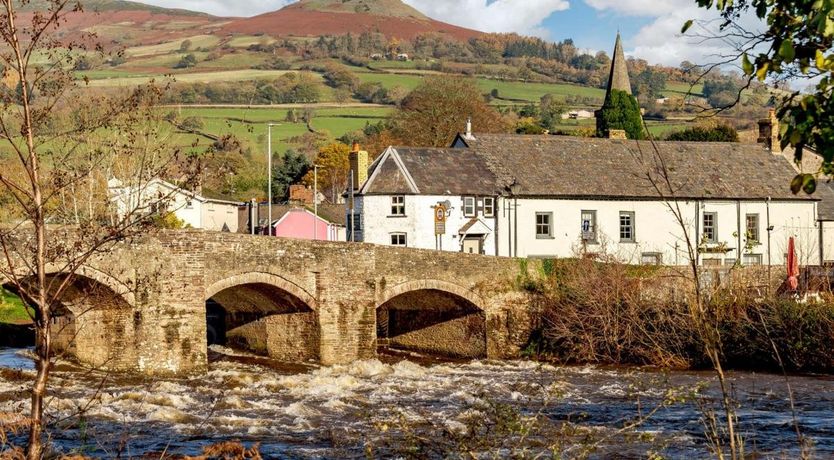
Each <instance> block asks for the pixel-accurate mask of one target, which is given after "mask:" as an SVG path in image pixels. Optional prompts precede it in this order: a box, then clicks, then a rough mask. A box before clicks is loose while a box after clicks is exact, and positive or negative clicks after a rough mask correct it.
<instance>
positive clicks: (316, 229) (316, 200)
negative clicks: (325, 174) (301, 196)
mask: <svg viewBox="0 0 834 460" xmlns="http://www.w3.org/2000/svg"><path fill="white" fill-rule="evenodd" d="M319 168H321V169H325V168H324V166H319V165H317V164H314V165H313V214H314V215H315V216H316V217H315V219H314V220H313V240H318V239H319Z"/></svg>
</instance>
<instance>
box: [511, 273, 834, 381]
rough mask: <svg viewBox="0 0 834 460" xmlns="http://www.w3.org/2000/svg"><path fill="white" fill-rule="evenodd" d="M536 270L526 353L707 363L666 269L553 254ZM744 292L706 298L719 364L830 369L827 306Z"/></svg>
mask: <svg viewBox="0 0 834 460" xmlns="http://www.w3.org/2000/svg"><path fill="white" fill-rule="evenodd" d="M545 268H546V271H548V273H547V276H546V279H545V281H544V282H540V283H533V284H528V285H527V286H525V287H527V288H528V289H530V290H532V291H534V292H536V294H537V295H538V296H539V297H540V305H541V317H540V322H539V324H538V327H537V328H536V331H535V333H534V335H533V339H532V340H531V342H530V344H529V346H528V347H527V353H528V354H529V355H530V356H535V357H537V358H539V359H543V360H548V361H553V362H557V363H570V364H588V363H593V364H614V365H653V366H661V367H668V368H677V369H699V368H708V367H709V366H710V363H709V359H708V357H707V355H706V354H705V353H704V348H705V347H704V340H703V339H702V332H701V331H703V329H702V328H699V327H697V326H696V324H695V321H694V320H693V316H692V315H691V313H690V308H691V306H690V305H689V304H688V303H686V302H685V301H684V299H685V298H686V297H691V295H690V293H687V292H685V291H686V290H685V289H683V288H682V287H681V286H682V284H681V283H680V282H678V281H679V280H677V281H674V280H672V277H670V276H669V274H668V272H663V271H661V270H656V269H654V268H648V267H633V266H627V265H622V264H603V263H597V262H594V261H591V260H569V261H552V262H549V263H548V264H545ZM522 282H528V283H529V281H524V280H522ZM664 285H665V286H664ZM670 285H675V287H670ZM675 288H676V289H677V290H675ZM743 291H744V289H739V286H735V287H734V288H732V290H730V288H721V289H716V290H715V291H713V292H711V293H710V294H711V295H710V297H709V300H708V301H707V305H706V309H707V311H708V312H709V315H708V316H709V318H708V322H709V330H713V331H716V332H717V334H718V337H719V338H720V352H721V357H722V362H723V363H724V364H725V365H726V366H728V367H730V368H735V369H748V370H762V371H773V372H780V371H782V370H783V369H784V370H785V371H788V372H824V373H834V356H832V355H831V353H830V350H832V349H834V304H832V303H817V304H800V303H798V302H796V301H793V300H789V299H784V298H777V297H772V298H754V297H751V296H746V295H740V294H739V292H743ZM659 292H663V293H664V294H663V295H657V294H658V293H659ZM670 293H674V294H673V295H670ZM669 298H672V299H673V300H669ZM675 298H677V299H678V300H677V301H676V300H675Z"/></svg>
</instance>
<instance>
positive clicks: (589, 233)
mask: <svg viewBox="0 0 834 460" xmlns="http://www.w3.org/2000/svg"><path fill="white" fill-rule="evenodd" d="M582 241H584V242H586V243H596V241H597V212H596V211H582Z"/></svg>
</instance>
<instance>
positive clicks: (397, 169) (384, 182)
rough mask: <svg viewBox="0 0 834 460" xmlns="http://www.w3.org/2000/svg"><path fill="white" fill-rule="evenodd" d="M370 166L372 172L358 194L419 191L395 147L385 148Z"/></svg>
mask: <svg viewBox="0 0 834 460" xmlns="http://www.w3.org/2000/svg"><path fill="white" fill-rule="evenodd" d="M372 166H373V168H372V170H373V172H372V173H371V175H370V177H368V180H367V181H365V184H363V185H362V188H361V189H360V190H359V194H360V195H362V194H374V193H385V194H388V193H399V194H419V193H420V189H419V188H417V185H416V184H415V183H414V178H412V177H411V174H410V173H409V171H408V169H407V168H406V166H405V165H404V164H403V161H402V159H401V158H400V155H399V153H397V150H396V149H395V148H393V147H388V148H387V149H385V152H383V154H382V155H381V158H380V159H379V161H376V162H374V164H373V165H372Z"/></svg>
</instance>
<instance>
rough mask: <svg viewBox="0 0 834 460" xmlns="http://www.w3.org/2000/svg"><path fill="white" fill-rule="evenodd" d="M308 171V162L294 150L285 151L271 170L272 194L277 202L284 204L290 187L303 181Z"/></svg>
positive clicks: (288, 196) (288, 195)
mask: <svg viewBox="0 0 834 460" xmlns="http://www.w3.org/2000/svg"><path fill="white" fill-rule="evenodd" d="M309 170H310V160H309V159H307V157H306V156H304V155H303V154H300V153H297V152H296V151H295V150H292V149H290V150H287V151H286V153H284V158H283V159H281V162H280V163H278V164H277V165H276V166H275V167H274V168H273V170H272V192H273V196H274V197H275V199H276V200H277V201H279V202H286V201H287V200H288V199H289V198H290V185H293V184H297V183H299V182H301V180H302V179H304V176H305V175H306V174H307V172H308V171H309Z"/></svg>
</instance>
